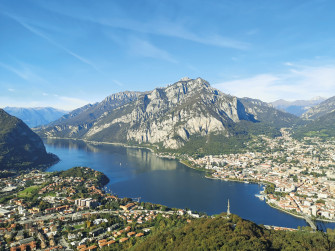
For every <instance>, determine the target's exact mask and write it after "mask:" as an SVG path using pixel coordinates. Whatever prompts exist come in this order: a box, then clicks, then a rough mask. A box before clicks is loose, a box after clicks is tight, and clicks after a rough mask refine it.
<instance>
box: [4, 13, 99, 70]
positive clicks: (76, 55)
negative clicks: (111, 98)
mask: <svg viewBox="0 0 335 251" xmlns="http://www.w3.org/2000/svg"><path fill="white" fill-rule="evenodd" d="M6 15H7V16H8V17H10V18H11V19H13V20H15V21H16V22H18V23H19V24H21V25H22V26H23V27H24V28H26V29H27V30H28V31H30V32H31V33H33V34H35V35H36V36H38V37H40V38H42V39H44V40H46V41H48V42H49V43H50V44H52V45H53V46H55V47H57V48H59V49H61V50H63V51H65V52H66V53H67V54H69V55H71V56H72V57H74V58H76V59H78V60H79V61H81V62H82V63H84V64H87V65H89V66H91V67H92V68H93V69H95V70H96V71H98V72H101V71H100V69H99V68H98V67H97V66H96V65H94V64H93V63H92V62H91V61H89V60H88V59H86V58H84V57H82V56H80V55H78V54H77V53H75V52H73V51H72V50H70V49H68V48H66V47H64V46H63V45H61V44H59V43H57V42H56V41H55V40H53V39H51V38H50V37H48V36H47V35H45V34H44V33H43V32H41V31H39V30H38V29H36V28H35V27H33V26H32V25H29V24H27V23H26V22H24V21H22V20H21V19H19V18H17V17H15V16H13V15H10V14H8V13H7V14H6Z"/></svg>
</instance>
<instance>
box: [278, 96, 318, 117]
mask: <svg viewBox="0 0 335 251" xmlns="http://www.w3.org/2000/svg"><path fill="white" fill-rule="evenodd" d="M324 100H325V98H323V97H315V98H313V99H310V100H295V101H286V100H284V99H279V100H277V101H274V102H271V104H272V105H273V106H274V107H275V108H277V109H279V110H282V111H285V112H288V113H291V114H294V115H296V116H301V115H302V114H303V113H305V112H306V111H307V110H308V109H310V108H311V107H313V106H315V105H318V104H320V103H321V102H322V101H324Z"/></svg>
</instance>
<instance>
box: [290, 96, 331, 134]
mask: <svg viewBox="0 0 335 251" xmlns="http://www.w3.org/2000/svg"><path fill="white" fill-rule="evenodd" d="M302 118H303V119H304V120H305V122H304V123H302V125H301V126H299V127H297V128H295V130H294V131H295V136H296V137H298V138H302V137H305V136H318V137H335V96H334V97H331V98H329V99H327V100H325V101H323V102H321V103H320V104H318V105H316V106H314V107H312V108H311V109H309V110H308V111H307V112H305V113H304V114H303V115H302Z"/></svg>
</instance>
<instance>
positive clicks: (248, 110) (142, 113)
mask: <svg viewBox="0 0 335 251" xmlns="http://www.w3.org/2000/svg"><path fill="white" fill-rule="evenodd" d="M112 100H113V102H116V101H117V103H118V105H115V106H109V108H108V109H104V110H103V112H101V113H100V114H96V115H94V116H93V117H90V116H88V114H89V112H87V111H88V110H90V109H92V107H88V108H83V111H82V112H81V113H79V114H78V115H76V116H73V117H71V118H70V120H66V119H64V120H62V121H61V123H58V124H57V123H53V124H51V125H49V126H48V127H45V128H42V129H40V130H39V134H41V135H43V136H49V137H50V136H51V137H73V138H81V139H87V140H95V141H107V142H128V143H129V142H134V143H150V144H156V145H158V146H162V147H164V148H172V149H177V148H180V147H181V146H183V145H184V144H185V142H187V141H189V140H190V137H192V136H193V135H200V136H206V135H209V134H220V135H224V136H226V137H231V136H233V135H234V125H235V124H238V123H239V122H240V121H242V120H243V121H249V122H251V123H257V122H260V120H259V118H261V119H263V118H265V120H266V119H267V116H268V113H271V112H272V113H273V115H272V119H277V118H279V119H282V120H283V118H282V117H285V118H284V120H285V119H286V120H288V121H289V122H290V120H292V119H293V117H294V116H293V115H292V116H290V115H288V114H287V115H286V114H285V113H283V112H280V111H278V110H276V109H274V108H272V107H271V106H270V105H268V104H266V103H263V102H261V101H259V100H248V99H239V98H237V97H234V96H231V95H227V94H224V93H222V92H220V91H219V90H216V89H214V88H212V87H211V86H210V85H209V83H208V82H207V81H205V80H203V79H201V78H197V79H188V78H184V79H181V80H180V81H178V82H176V83H175V84H173V85H170V86H167V87H166V88H156V89H154V90H153V91H150V92H146V93H134V94H133V96H132V98H129V95H127V96H124V94H123V93H120V94H117V95H116V96H115V98H114V99H112ZM102 103H106V100H104V101H103V102H102ZM95 106H96V107H97V106H100V107H101V106H102V105H101V103H99V104H98V105H95ZM95 109H97V108H95ZM264 113H265V114H266V115H264ZM83 114H86V115H85V116H86V119H84V117H85V116H83ZM279 115H280V116H279ZM281 115H282V117H281ZM79 116H80V118H81V120H82V122H81V123H73V121H79V120H78V117H79Z"/></svg>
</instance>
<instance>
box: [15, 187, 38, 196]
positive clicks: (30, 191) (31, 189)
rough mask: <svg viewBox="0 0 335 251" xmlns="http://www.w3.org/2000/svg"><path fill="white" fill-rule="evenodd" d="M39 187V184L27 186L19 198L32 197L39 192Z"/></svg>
mask: <svg viewBox="0 0 335 251" xmlns="http://www.w3.org/2000/svg"><path fill="white" fill-rule="evenodd" d="M39 189H40V187H39V186H31V187H27V188H26V189H24V190H23V191H21V192H19V194H18V197H19V198H31V197H33V196H34V195H36V194H37V193H38V191H39Z"/></svg>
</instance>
